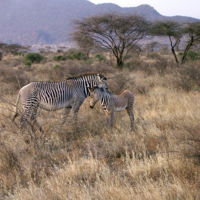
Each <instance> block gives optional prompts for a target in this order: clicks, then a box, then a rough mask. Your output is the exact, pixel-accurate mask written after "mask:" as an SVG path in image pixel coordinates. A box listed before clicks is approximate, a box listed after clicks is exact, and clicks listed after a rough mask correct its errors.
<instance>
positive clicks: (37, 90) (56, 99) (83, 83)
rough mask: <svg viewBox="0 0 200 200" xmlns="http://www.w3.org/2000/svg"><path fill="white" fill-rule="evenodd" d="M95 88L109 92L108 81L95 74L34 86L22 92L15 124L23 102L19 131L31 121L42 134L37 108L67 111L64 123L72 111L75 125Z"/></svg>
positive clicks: (30, 84)
mask: <svg viewBox="0 0 200 200" xmlns="http://www.w3.org/2000/svg"><path fill="white" fill-rule="evenodd" d="M94 85H98V87H100V88H101V87H102V88H104V89H105V90H107V89H108V86H107V83H106V77H105V76H103V75H101V74H95V73H90V74H82V75H78V76H75V77H70V78H68V79H67V80H65V81H62V82H31V83H29V84H27V85H25V86H24V87H22V88H21V89H20V91H19V94H18V97H17V102H16V106H15V115H14V117H13V121H14V120H15V118H16V117H17V116H18V115H19V113H18V111H17V107H18V103H19V99H20V98H21V101H22V105H23V109H24V112H23V115H22V117H21V122H20V129H22V128H23V126H24V124H25V122H28V121H27V120H28V119H29V118H30V120H31V121H32V122H33V125H36V126H37V127H38V128H39V129H40V130H41V131H42V129H41V127H40V126H39V124H38V123H37V120H36V114H37V109H38V107H39V108H41V109H44V110H47V111H55V110H59V109H63V108H64V120H63V123H64V122H65V121H66V116H67V114H69V112H70V110H71V109H72V110H73V117H74V118H75V121H76V120H77V114H78V111H79V108H80V106H81V105H82V104H83V102H84V100H85V99H86V98H87V97H88V96H89V95H90V91H89V89H88V87H91V88H92V87H93V86H94Z"/></svg>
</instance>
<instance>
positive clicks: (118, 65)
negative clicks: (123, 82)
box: [117, 58, 123, 70]
mask: <svg viewBox="0 0 200 200" xmlns="http://www.w3.org/2000/svg"><path fill="white" fill-rule="evenodd" d="M117 67H118V69H119V70H122V68H123V61H122V58H117Z"/></svg>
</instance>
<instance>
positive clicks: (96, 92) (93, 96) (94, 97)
mask: <svg viewBox="0 0 200 200" xmlns="http://www.w3.org/2000/svg"><path fill="white" fill-rule="evenodd" d="M89 90H90V108H94V106H95V104H96V102H97V101H99V100H100V98H101V93H102V92H104V91H105V90H104V88H99V86H94V87H93V88H89Z"/></svg>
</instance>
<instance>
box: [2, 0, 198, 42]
mask: <svg viewBox="0 0 200 200" xmlns="http://www.w3.org/2000/svg"><path fill="white" fill-rule="evenodd" d="M106 12H121V13H133V14H141V15H143V16H145V17H147V18H148V19H149V20H155V19H157V20H158V19H165V18H166V17H165V16H162V15H160V14H159V13H158V12H157V11H156V10H155V9H154V8H153V7H151V6H149V5H141V6H138V7H131V8H121V7H119V6H117V5H115V4H111V3H104V4H99V5H95V4H93V3H91V2H89V1H87V0H0V19H1V20H0V30H1V31H0V41H2V42H5V43H18V44H22V45H32V44H40V45H44V44H59V43H66V42H67V41H69V35H70V32H71V31H72V24H73V23H72V19H79V18H82V17H89V16H92V15H96V14H100V13H106ZM170 18H172V19H177V20H180V21H194V20H197V19H194V18H189V17H181V16H176V17H170Z"/></svg>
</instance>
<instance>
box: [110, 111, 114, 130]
mask: <svg viewBox="0 0 200 200" xmlns="http://www.w3.org/2000/svg"><path fill="white" fill-rule="evenodd" d="M113 117H114V112H111V113H110V127H111V131H112V128H113Z"/></svg>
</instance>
